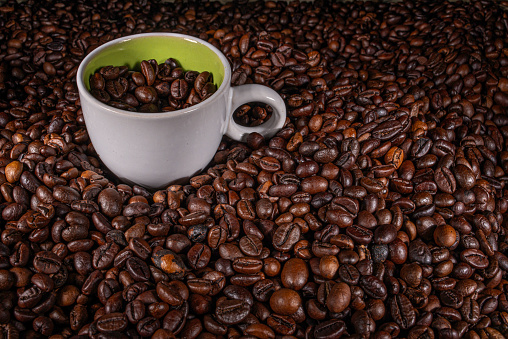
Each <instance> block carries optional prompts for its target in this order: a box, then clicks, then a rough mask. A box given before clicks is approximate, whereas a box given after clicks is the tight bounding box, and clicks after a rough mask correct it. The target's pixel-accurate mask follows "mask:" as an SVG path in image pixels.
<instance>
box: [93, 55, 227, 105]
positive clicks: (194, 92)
mask: <svg viewBox="0 0 508 339" xmlns="http://www.w3.org/2000/svg"><path fill="white" fill-rule="evenodd" d="M140 68H141V69H140V70H129V69H128V67H127V66H111V65H110V66H104V67H102V68H100V69H99V70H98V71H97V72H95V73H94V74H93V75H92V76H90V92H91V93H92V95H93V96H94V97H95V98H96V99H98V100H99V101H101V102H103V103H105V104H107V105H109V106H112V107H115V108H119V109H123V110H127V111H133V112H143V113H157V112H171V111H176V110H179V109H183V108H187V107H190V106H193V105H196V104H198V103H200V102H201V101H204V100H206V99H207V98H209V97H210V96H211V95H212V94H213V93H215V91H217V86H216V85H215V84H214V83H213V75H212V74H211V73H210V72H207V71H204V72H197V71H192V70H187V71H185V70H184V69H183V68H182V67H181V66H180V64H179V63H178V61H177V60H175V59H173V58H169V59H167V60H166V61H165V62H164V63H162V64H159V63H157V61H156V60H155V59H150V60H143V61H141V65H140Z"/></svg>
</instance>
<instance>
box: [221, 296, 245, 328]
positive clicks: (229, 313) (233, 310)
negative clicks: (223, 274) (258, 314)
mask: <svg viewBox="0 0 508 339" xmlns="http://www.w3.org/2000/svg"><path fill="white" fill-rule="evenodd" d="M249 310H250V307H249V305H248V304H247V303H246V302H244V301H242V300H231V299H226V298H223V299H220V300H219V301H217V305H216V308H215V316H216V317H217V320H218V321H219V322H220V323H222V324H224V325H233V324H237V323H239V322H241V321H242V320H244V319H245V318H246V317H247V315H248V314H249Z"/></svg>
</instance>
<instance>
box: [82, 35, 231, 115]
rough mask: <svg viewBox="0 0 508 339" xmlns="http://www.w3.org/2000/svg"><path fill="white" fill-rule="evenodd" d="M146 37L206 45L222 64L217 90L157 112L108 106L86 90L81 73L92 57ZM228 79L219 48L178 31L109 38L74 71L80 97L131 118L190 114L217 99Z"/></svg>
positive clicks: (229, 75) (224, 60)
mask: <svg viewBox="0 0 508 339" xmlns="http://www.w3.org/2000/svg"><path fill="white" fill-rule="evenodd" d="M146 37H175V38H182V39H185V40H189V41H192V42H197V43H199V44H202V45H204V46H206V47H208V48H209V49H211V50H212V51H213V52H214V53H215V54H216V55H217V56H218V57H219V59H220V60H221V62H222V66H223V67H224V79H223V81H222V84H221V85H220V86H219V88H218V89H217V91H216V92H215V93H214V94H212V95H211V96H210V97H209V98H207V99H206V100H204V101H201V102H200V103H198V104H196V105H193V106H190V107H187V108H182V109H179V110H176V111H171V112H158V113H144V112H132V111H127V110H123V109H119V108H116V107H113V106H109V105H107V104H105V103H103V102H101V101H99V100H98V99H96V98H95V97H94V96H93V95H92V94H91V93H90V91H88V89H87V88H86V86H85V83H84V79H83V75H84V72H85V69H86V66H87V65H88V64H89V63H90V61H91V60H92V59H93V58H95V57H96V56H97V55H99V54H100V53H101V52H102V51H103V50H104V49H106V48H108V47H110V46H113V45H115V44H118V43H120V42H124V41H127V40H132V39H142V38H146ZM230 81H231V66H230V65H229V61H228V59H227V58H226V56H225V55H224V54H223V53H222V52H221V51H220V50H218V49H217V48H216V47H215V46H213V45H212V44H210V43H209V42H206V41H204V40H202V39H199V38H196V37H193V36H191V35H186V34H180V33H166V32H152V33H140V34H132V35H126V36H124V37H120V38H117V39H114V40H111V41H109V42H107V43H105V44H102V45H100V46H98V47H97V48H95V49H94V50H93V51H92V52H90V53H89V54H88V55H87V56H86V57H85V58H84V59H83V60H82V61H81V63H80V64H79V67H78V71H77V73H76V83H77V86H78V92H79V95H80V97H81V96H83V97H85V98H86V99H87V100H91V101H92V102H94V103H95V104H97V105H99V106H101V107H102V108H103V109H106V110H108V111H110V112H112V113H115V114H119V115H125V116H130V117H132V118H144V119H156V118H163V117H168V116H172V117H176V116H180V115H184V114H190V113H191V112H193V111H196V110H199V109H201V108H203V107H205V106H206V105H208V104H210V103H212V102H213V101H215V100H217V99H218V98H219V97H220V96H221V95H222V94H223V92H224V91H226V88H228V87H229V82H230ZM80 101H83V100H80ZM81 104H82V102H81Z"/></svg>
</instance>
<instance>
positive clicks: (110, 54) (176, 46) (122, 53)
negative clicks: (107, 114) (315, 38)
mask: <svg viewBox="0 0 508 339" xmlns="http://www.w3.org/2000/svg"><path fill="white" fill-rule="evenodd" d="M168 58H173V59H176V60H177V61H178V62H179V63H180V65H181V66H182V68H183V69H184V70H185V71H187V70H193V71H198V72H204V71H208V72H210V73H212V75H213V81H214V83H215V85H216V86H217V88H219V87H220V85H221V84H222V81H223V80H224V65H223V64H222V62H221V60H220V58H219V56H218V55H217V54H215V53H214V52H213V51H212V50H211V49H209V48H208V47H207V46H205V45H202V44H200V43H199V42H197V41H193V40H191V39H186V38H183V37H171V36H148V37H141V38H133V39H129V40H125V41H122V42H120V43H117V44H114V45H112V46H109V47H107V48H105V49H104V50H102V51H101V53H99V54H98V55H96V56H95V57H94V58H93V59H92V60H90V62H89V63H88V65H86V68H85V71H84V79H83V80H84V83H85V86H86V88H87V89H88V90H90V76H91V75H92V74H94V73H95V72H96V71H98V70H99V69H100V68H101V67H104V66H109V65H111V66H127V67H128V68H129V69H131V70H138V71H139V70H140V69H141V68H140V63H141V61H142V60H149V59H155V60H157V62H158V63H159V64H161V63H163V62H164V61H165V60H167V59H168Z"/></svg>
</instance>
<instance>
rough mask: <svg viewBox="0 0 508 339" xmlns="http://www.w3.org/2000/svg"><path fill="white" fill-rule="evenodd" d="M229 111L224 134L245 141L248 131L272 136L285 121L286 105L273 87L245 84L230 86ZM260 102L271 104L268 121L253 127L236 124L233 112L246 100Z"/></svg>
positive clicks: (266, 136) (267, 136) (246, 101)
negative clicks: (270, 114)
mask: <svg viewBox="0 0 508 339" xmlns="http://www.w3.org/2000/svg"><path fill="white" fill-rule="evenodd" d="M230 91H231V92H230V93H231V94H230V95H231V112H230V113H229V124H228V128H227V130H226V135H227V136H228V137H230V138H231V139H234V140H238V141H245V138H246V137H247V135H248V134H249V133H252V132H257V133H259V134H261V135H262V136H264V137H265V138H271V137H273V136H274V135H275V134H276V133H277V132H278V131H279V130H280V129H281V128H282V126H284V123H285V122H286V105H285V104H284V101H283V100H282V98H281V97H280V95H279V94H277V92H275V91H274V90H273V89H271V88H269V87H266V86H263V85H256V84H247V85H241V86H237V87H231V89H230ZM254 101H257V102H262V103H265V104H268V105H270V106H272V108H273V113H272V116H271V117H270V119H268V121H265V123H263V124H262V125H259V126H255V127H245V126H241V125H239V124H237V123H236V122H235V121H234V119H233V112H234V111H235V110H236V109H237V108H238V107H240V106H241V105H243V104H245V103H248V102H254Z"/></svg>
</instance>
